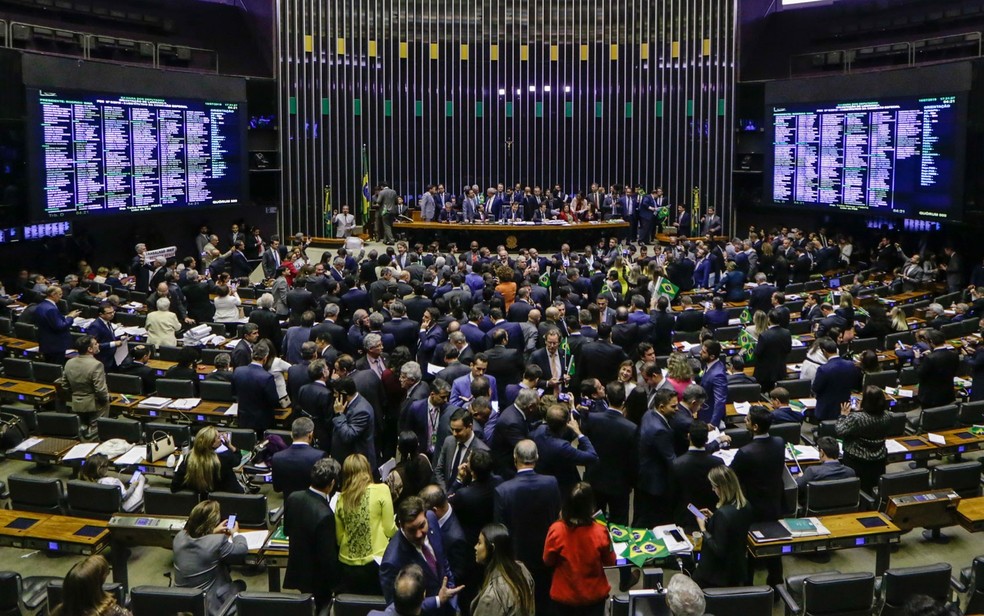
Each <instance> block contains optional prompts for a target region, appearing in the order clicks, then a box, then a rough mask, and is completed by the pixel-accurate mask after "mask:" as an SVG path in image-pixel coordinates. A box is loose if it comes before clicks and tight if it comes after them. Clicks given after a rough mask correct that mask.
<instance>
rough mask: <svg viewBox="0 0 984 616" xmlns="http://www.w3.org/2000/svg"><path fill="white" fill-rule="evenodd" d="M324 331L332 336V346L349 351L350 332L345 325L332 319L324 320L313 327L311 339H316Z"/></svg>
mask: <svg viewBox="0 0 984 616" xmlns="http://www.w3.org/2000/svg"><path fill="white" fill-rule="evenodd" d="M322 333H326V334H329V335H330V336H331V346H333V347H335V348H336V349H340V350H341V351H342V352H349V342H348V332H347V331H346V330H345V328H344V327H342V326H341V325H339V324H338V323H333V322H331V321H322V322H321V323H318V324H317V325H315V326H314V327H312V328H311V335H310V336H309V339H310V340H316V339H317V338H318V336H319V335H321V334H322ZM359 350H361V349H359Z"/></svg>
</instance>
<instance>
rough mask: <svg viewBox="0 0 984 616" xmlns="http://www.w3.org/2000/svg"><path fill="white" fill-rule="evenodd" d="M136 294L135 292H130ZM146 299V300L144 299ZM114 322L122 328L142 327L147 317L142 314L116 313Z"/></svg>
mask: <svg viewBox="0 0 984 616" xmlns="http://www.w3.org/2000/svg"><path fill="white" fill-rule="evenodd" d="M132 293H136V291H132V292H131V294H132ZM145 299H146V298H145ZM115 320H116V322H117V323H119V324H120V325H122V326H123V327H143V326H144V325H146V324H147V317H145V316H144V315H142V314H131V313H129V312H123V311H120V312H117V313H116V317H115Z"/></svg>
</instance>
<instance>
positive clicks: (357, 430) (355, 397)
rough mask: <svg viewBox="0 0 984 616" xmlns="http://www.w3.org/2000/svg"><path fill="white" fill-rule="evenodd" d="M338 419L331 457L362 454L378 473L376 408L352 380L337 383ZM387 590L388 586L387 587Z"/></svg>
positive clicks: (332, 433) (334, 425) (334, 430)
mask: <svg viewBox="0 0 984 616" xmlns="http://www.w3.org/2000/svg"><path fill="white" fill-rule="evenodd" d="M334 409H335V417H334V419H332V431H331V454H332V457H334V458H336V459H338V460H344V459H345V458H347V457H349V456H350V455H352V454H354V453H361V454H362V455H364V456H365V457H366V460H368V461H369V466H371V467H372V468H373V475H376V474H377V472H378V471H377V470H376V468H377V464H378V462H379V461H378V460H377V459H376V446H375V443H374V441H373V438H374V437H373V435H374V430H375V420H374V419H373V415H374V411H373V408H372V406H371V405H370V404H369V403H368V402H367V401H366V399H365V398H363V397H362V396H361V395H359V393H358V392H357V391H356V389H355V381H353V380H352V378H351V377H345V378H341V379H339V380H337V381H335V406H334ZM383 588H385V586H384V587H383Z"/></svg>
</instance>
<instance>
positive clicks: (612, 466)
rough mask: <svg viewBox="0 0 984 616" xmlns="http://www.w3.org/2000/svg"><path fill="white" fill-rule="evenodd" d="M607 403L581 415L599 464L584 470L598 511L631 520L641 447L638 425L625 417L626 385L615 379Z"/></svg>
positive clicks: (616, 519) (615, 518) (619, 520)
mask: <svg viewBox="0 0 984 616" xmlns="http://www.w3.org/2000/svg"><path fill="white" fill-rule="evenodd" d="M605 394H606V397H607V399H608V400H607V402H608V403H607V404H604V403H602V404H601V405H595V406H594V407H592V408H591V409H590V411H589V412H586V413H585V412H582V414H581V429H582V430H584V434H585V435H587V436H588V438H590V439H591V443H592V444H593V445H594V448H595V451H596V452H597V453H598V463H597V464H593V465H591V466H588V467H587V468H585V469H584V480H585V481H587V482H588V483H590V484H591V487H592V488H594V492H595V501H596V505H597V507H598V509H599V510H601V511H607V516H608V520H610V521H611V522H614V523H616V524H624V525H627V524H628V523H629V493H631V492H632V486H634V485H635V481H636V474H637V473H638V464H639V462H638V455H639V447H638V443H637V442H636V441H637V437H636V425H635V424H634V423H632V422H631V421H629V420H628V419H626V418H625V416H624V414H623V409H624V407H625V387H623V386H622V384H621V383H617V382H613V383H609V384H608V385H606V386H605Z"/></svg>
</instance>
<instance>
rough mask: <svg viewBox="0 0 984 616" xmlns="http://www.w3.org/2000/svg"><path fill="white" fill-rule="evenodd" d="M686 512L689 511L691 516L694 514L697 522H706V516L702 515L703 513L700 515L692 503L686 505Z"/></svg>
mask: <svg viewBox="0 0 984 616" xmlns="http://www.w3.org/2000/svg"><path fill="white" fill-rule="evenodd" d="M687 511H689V512H690V513H692V514H694V517H695V518H697V519H698V520H706V519H707V516H706V515H704V514H703V513H701V512H700V509H698V508H697V507H695V506H694V504H693V503H690V504H689V505H687Z"/></svg>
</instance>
